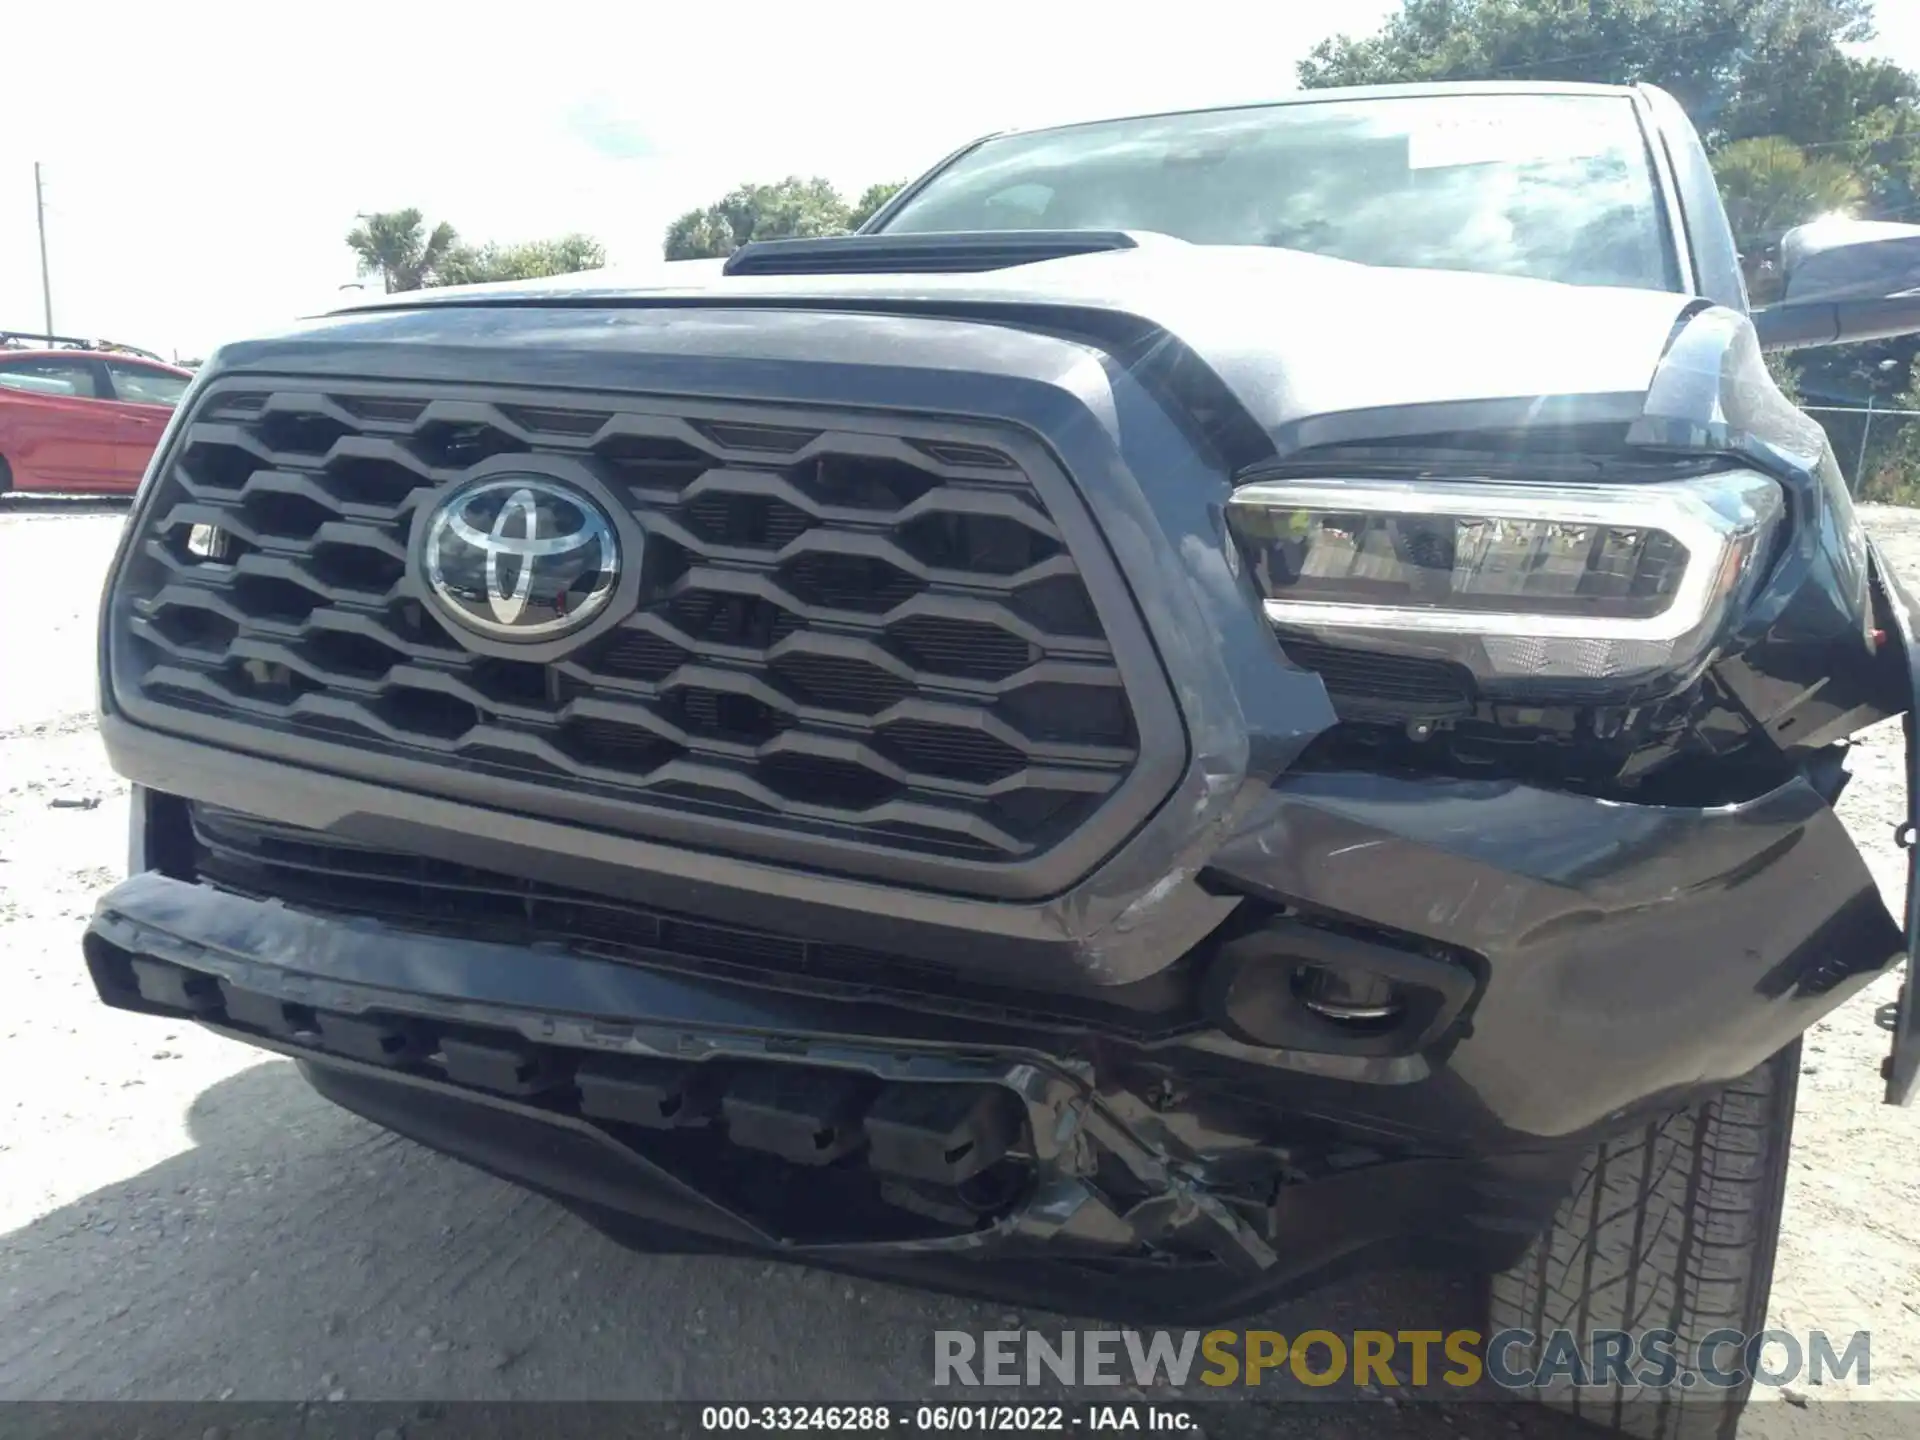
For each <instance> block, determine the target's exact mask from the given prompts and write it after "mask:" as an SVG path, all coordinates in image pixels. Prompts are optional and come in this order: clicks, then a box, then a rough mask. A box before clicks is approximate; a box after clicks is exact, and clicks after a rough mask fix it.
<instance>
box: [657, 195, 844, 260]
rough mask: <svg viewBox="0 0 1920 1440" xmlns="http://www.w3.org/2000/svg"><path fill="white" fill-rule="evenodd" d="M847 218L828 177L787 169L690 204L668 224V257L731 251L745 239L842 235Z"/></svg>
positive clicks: (696, 256) (700, 256) (699, 256)
mask: <svg viewBox="0 0 1920 1440" xmlns="http://www.w3.org/2000/svg"><path fill="white" fill-rule="evenodd" d="M850 220H851V212H850V211H849V210H848V208H847V202H846V201H845V200H843V199H842V198H841V197H840V192H839V191H837V190H835V189H834V188H833V186H832V184H831V183H830V182H828V181H826V180H822V179H820V178H819V177H818V176H815V177H814V178H813V179H811V180H803V179H802V178H801V177H800V176H798V175H790V176H788V177H787V178H786V179H785V180H779V181H776V182H774V183H773V184H770V185H742V186H740V187H739V188H738V189H735V190H732V191H730V192H728V194H727V195H726V196H725V197H724V198H723V199H721V200H720V201H719V202H718V203H716V204H713V205H709V206H707V207H706V208H705V209H704V210H689V211H688V212H687V213H686V214H684V215H682V216H681V217H680V218H679V219H678V220H675V221H674V222H673V223H672V224H671V225H669V226H668V227H667V234H666V244H665V251H666V258H667V259H669V260H700V259H708V258H713V257H717V256H725V255H731V254H732V253H733V252H734V251H735V250H737V249H739V248H740V247H741V246H742V245H745V244H746V243H747V242H748V241H749V240H791V239H802V238H807V237H811V236H816V235H842V234H845V233H846V231H847V230H848V229H850V228H851V224H850Z"/></svg>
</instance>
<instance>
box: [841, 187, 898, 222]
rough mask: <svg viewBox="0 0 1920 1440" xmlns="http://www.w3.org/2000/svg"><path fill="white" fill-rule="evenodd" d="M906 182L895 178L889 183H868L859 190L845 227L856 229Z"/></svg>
mask: <svg viewBox="0 0 1920 1440" xmlns="http://www.w3.org/2000/svg"><path fill="white" fill-rule="evenodd" d="M906 183H907V182H906V181H904V180H895V181H892V182H891V183H889V182H887V181H881V182H880V183H879V184H876V185H869V186H868V187H867V188H866V189H865V190H862V191H861V192H860V198H859V199H858V200H856V201H854V202H853V211H852V213H851V214H849V215H848V216H847V228H848V229H850V230H858V229H859V228H860V227H861V226H862V225H864V224H866V223H867V221H869V220H871V219H872V218H873V215H874V212H875V211H877V210H878V209H879V208H880V207H881V206H882V205H884V204H886V203H887V201H889V200H891V199H892V198H893V197H894V196H895V195H897V194H899V193H900V189H901V187H902V186H904V185H905V184H906Z"/></svg>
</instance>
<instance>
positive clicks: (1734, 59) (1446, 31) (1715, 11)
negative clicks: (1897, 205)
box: [1299, 0, 1920, 145]
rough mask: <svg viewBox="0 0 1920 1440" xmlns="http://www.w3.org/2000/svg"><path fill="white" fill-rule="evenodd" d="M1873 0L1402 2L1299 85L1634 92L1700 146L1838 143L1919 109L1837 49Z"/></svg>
mask: <svg viewBox="0 0 1920 1440" xmlns="http://www.w3.org/2000/svg"><path fill="white" fill-rule="evenodd" d="M1873 11H1874V0H1403V4H1402V7H1401V9H1400V11H1399V12H1398V13H1396V14H1394V15H1393V16H1391V17H1389V18H1388V20H1387V22H1386V24H1385V25H1384V26H1383V27H1382V28H1381V29H1380V30H1379V32H1378V33H1376V34H1373V35H1368V36H1360V37H1355V36H1351V35H1336V36H1334V37H1333V38H1331V39H1329V40H1324V41H1322V42H1321V43H1320V44H1319V45H1316V46H1315V47H1314V48H1313V50H1312V52H1311V53H1309V55H1308V56H1307V58H1306V59H1305V60H1303V61H1301V62H1300V64H1299V76H1300V83H1301V84H1302V85H1304V86H1307V87H1308V88H1317V87H1322V86H1329V85H1379V84H1388V83H1392V82H1395V81H1410V80H1488V79H1527V80H1592V81H1609V82H1615V83H1632V82H1641V81H1644V82H1647V83H1650V84H1654V85H1659V86H1662V87H1663V88H1665V89H1667V90H1670V91H1671V92H1672V93H1673V95H1674V96H1675V98H1676V99H1678V100H1679V101H1680V103H1681V104H1682V105H1683V106H1685V107H1686V110H1687V112H1688V114H1690V115H1691V116H1692V117H1693V120H1694V123H1695V124H1697V125H1699V126H1700V127H1701V130H1702V132H1703V133H1704V134H1705V135H1706V136H1707V138H1708V140H1709V141H1710V142H1712V143H1720V142H1724V141H1729V140H1742V139H1747V138H1750V137H1753V136H1759V135H1779V136H1782V137H1784V138H1786V139H1788V140H1791V141H1793V142H1794V143H1796V144H1800V145H1807V144H1825V143H1828V142H1831V141H1833V140H1836V139H1839V138H1843V137H1845V136H1847V135H1848V134H1849V133H1850V130H1851V127H1852V126H1853V125H1854V124H1855V123H1856V122H1857V121H1859V120H1861V119H1863V118H1864V117H1865V116H1867V115H1869V114H1871V113H1873V112H1874V111H1876V110H1880V109H1883V108H1886V107H1889V106H1900V105H1911V104H1913V103H1914V101H1915V100H1916V99H1920V81H1916V79H1915V77H1914V76H1913V75H1912V74H1910V73H1909V72H1907V71H1905V70H1902V69H1900V68H1899V67H1898V66H1896V65H1891V64H1888V63H1887V62H1886V61H1884V60H1874V59H1863V58H1861V57H1858V56H1855V55H1852V54H1849V53H1848V52H1847V50H1846V49H1845V48H1843V47H1846V46H1850V45H1854V44H1857V43H1858V42H1860V41H1863V40H1869V39H1872V38H1873V35H1874V30H1873Z"/></svg>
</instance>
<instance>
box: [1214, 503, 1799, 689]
mask: <svg viewBox="0 0 1920 1440" xmlns="http://www.w3.org/2000/svg"><path fill="white" fill-rule="evenodd" d="M1782 509H1783V502H1782V497H1781V492H1780V487H1779V486H1778V485H1776V484H1775V483H1774V482H1773V481H1772V480H1769V479H1767V478H1766V477H1765V476H1763V475H1758V474H1755V473H1753V472H1751V471H1729V472H1726V473H1723V474H1717V475H1710V476H1703V477H1700V478H1697V479H1690V480H1673V481H1659V482H1654V483H1644V484H1634V483H1621V484H1617V485H1594V484H1533V483H1510V482H1502V481H1495V480H1417V481H1412V480H1359V479H1305V480H1275V481H1261V482H1257V483H1254V484H1251V485H1246V486H1243V487H1241V488H1240V489H1239V490H1238V491H1236V492H1235V493H1234V496H1233V500H1232V502H1231V505H1230V508H1229V515H1230V520H1231V524H1232V526H1233V530H1234V533H1235V534H1236V535H1237V536H1238V538H1239V539H1240V541H1241V543H1242V545H1243V546H1244V547H1245V549H1246V551H1247V553H1248V555H1249V557H1250V559H1251V561H1252V565H1253V569H1254V573H1255V575H1256V576H1257V578H1258V580H1259V583H1260V585H1261V587H1262V588H1263V590H1264V592H1265V594H1266V596H1267V601H1266V609H1267V615H1268V618H1269V619H1271V620H1272V621H1273V623H1274V624H1275V626H1276V627H1279V628H1280V629H1281V630H1282V631H1283V633H1284V632H1285V631H1286V630H1289V629H1292V630H1298V631H1305V632H1309V633H1311V634H1313V635H1315V636H1316V637H1317V638H1320V639H1322V640H1330V641H1334V642H1336V643H1346V644H1350V645H1357V646H1360V647H1363V648H1373V649H1387V650H1394V651H1398V652H1401V653H1410V654H1421V655H1436V656H1442V657H1445V658H1448V659H1453V660H1457V661H1459V662H1461V663H1463V664H1465V665H1467V666H1468V668H1470V669H1472V670H1474V671H1475V672H1477V673H1478V674H1480V675H1481V676H1483V677H1486V678H1489V679H1495V680H1498V679H1501V678H1508V679H1514V680H1524V679H1529V678H1532V679H1566V680H1618V679H1628V678H1637V677H1640V676H1645V675H1650V674H1657V673H1660V672H1666V671H1672V670H1679V669H1684V668H1686V667H1687V666H1688V665H1689V664H1690V663H1691V662H1692V661H1693V660H1695V659H1697V658H1698V657H1699V656H1700V654H1701V653H1702V652H1703V651H1704V650H1705V649H1706V648H1707V647H1708V646H1709V645H1710V644H1711V643H1712V641H1713V640H1714V638H1715V637H1716V636H1717V635H1718V634H1719V633H1720V630H1721V628H1722V626H1723V625H1724V623H1725V622H1726V620H1727V618H1728V617H1729V615H1730V614H1732V613H1733V611H1734V610H1735V609H1736V608H1737V607H1738V606H1739V604H1740V603H1741V602H1742V601H1743V600H1744V599H1745V598H1746V597H1747V595H1748V594H1749V593H1750V592H1751V588H1752V586H1753V584H1754V583H1755V582H1756V581H1757V579H1758V572H1759V570H1760V568H1761V566H1760V564H1759V563H1757V559H1756V557H1762V556H1764V554H1765V553H1766V549H1767V543H1768V540H1769V538H1770V537H1771V535H1772V533H1773V530H1774V528H1775V526H1776V525H1777V524H1778V523H1779V520H1780V516H1781V513H1782Z"/></svg>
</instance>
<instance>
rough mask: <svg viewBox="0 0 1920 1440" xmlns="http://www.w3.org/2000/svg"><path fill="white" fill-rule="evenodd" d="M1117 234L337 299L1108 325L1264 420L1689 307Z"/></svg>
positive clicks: (1631, 353)
mask: <svg viewBox="0 0 1920 1440" xmlns="http://www.w3.org/2000/svg"><path fill="white" fill-rule="evenodd" d="M1126 238H1127V239H1128V240H1129V242H1131V243H1129V244H1128V246H1127V247H1126V248H1118V249H1109V250H1103V251H1098V252H1095V253H1088V254H1076V255H1068V256H1063V257H1061V258H1057V259H1043V260H1038V261H1034V262H1031V263H1026V264H1013V265H1008V266H1005V267H1003V268H999V269H993V270H986V271H979V270H975V271H972V272H970V273H931V274H928V273H912V274H899V273H892V274H889V273H856V274H804V275H766V274H753V275H744V274H731V275H730V274H726V273H724V270H725V266H724V262H721V261H718V260H689V261H660V262H656V263H654V264H651V265H646V266H638V267H631V268H621V269H607V270H596V271H587V272H582V273H579V274H574V275H563V276H555V277H552V278H549V279H543V280H537V281H508V282H504V283H501V284H495V285H483V286H464V287H458V288H447V289H439V290H423V291H412V292H408V293H407V294H405V295H381V296H374V297H370V298H368V299H366V300H364V301H361V302H358V303H355V304H352V305H348V306H346V307H344V308H343V309H341V310H338V311H336V312H334V313H335V314H336V315H342V316H346V315H356V314H363V313H366V312H369V311H387V312H392V311H397V310H411V309H424V308H427V307H438V306H474V307H481V306H513V307H547V306H566V307H569V308H572V307H623V308H624V307H646V308H654V307H661V308H665V307H687V306H698V307H724V308H728V309H736V308H737V309H754V308H776V307H777V308H783V309H793V308H799V309H807V310H854V311H858V310H879V311H885V312H889V313H910V314H930V315H940V316H958V317H963V318H975V317H977V318H979V319H981V320H984V321H990V322H996V323H1004V324H1018V325H1021V326H1023V327H1027V328H1040V329H1046V330H1051V331H1054V332H1056V333H1064V334H1082V335H1088V336H1093V337H1096V338H1099V339H1101V340H1104V341H1107V342H1109V343H1110V342H1111V341H1112V340H1113V339H1114V338H1115V337H1121V338H1123V339H1124V341H1125V344H1126V346H1127V348H1128V350H1129V353H1130V359H1131V360H1134V361H1137V360H1138V359H1140V358H1141V357H1143V356H1144V355H1146V354H1148V353H1150V352H1151V351H1152V350H1153V349H1154V348H1155V347H1156V346H1158V347H1164V348H1177V349H1183V350H1184V351H1186V352H1189V353H1190V354H1191V355H1192V356H1194V357H1196V358H1198V359H1199V360H1200V361H1201V362H1203V363H1204V364H1205V365H1206V366H1207V367H1208V368H1209V369H1210V370H1211V371H1212V372H1213V373H1214V374H1215V375H1216V376H1218V377H1219V379H1220V380H1221V381H1222V382H1223V383H1224V385H1225V386H1226V387H1227V389H1228V390H1229V391H1230V392H1231V393H1232V395H1233V396H1234V397H1235V398H1236V399H1237V400H1238V401H1239V402H1240V404H1241V405H1242V406H1243V408H1244V409H1245V410H1246V411H1247V413H1248V414H1249V415H1250V416H1251V417H1252V418H1253V419H1254V420H1255V421H1256V422H1257V423H1258V424H1260V425H1261V426H1262V428H1264V429H1266V430H1267V431H1268V433H1269V434H1274V433H1275V432H1277V431H1279V430H1282V429H1286V428H1292V427H1294V426H1296V425H1298V424H1300V423H1302V422H1304V421H1306V420H1308V419H1311V418H1312V417H1316V416H1326V415H1329V414H1334V413H1338V412H1349V411H1360V410H1379V409H1383V408H1399V407H1405V406H1427V405H1445V404H1458V403H1471V402H1479V401H1507V402H1514V401H1520V402H1527V401H1535V400H1547V399H1552V398H1558V397H1568V396H1580V397H1595V396H1620V397H1624V396H1633V397H1642V396H1644V395H1645V393H1646V391H1647V387H1648V385H1649V384H1650V382H1651V380H1652V378H1653V374H1654V370H1655V367H1656V365H1657V364H1658V362H1659V360H1660V357H1661V355H1662V354H1663V352H1664V351H1665V349H1666V347H1667V345H1668V343H1669V340H1670V339H1671V337H1672V335H1673V333H1674V330H1675V327H1676V325H1677V323H1678V322H1679V321H1680V319H1681V318H1682V317H1683V316H1684V315H1685V314H1686V313H1687V312H1688V311H1689V309H1692V308H1698V306H1699V304H1700V302H1699V301H1698V300H1697V299H1696V298H1694V297H1691V296H1687V295H1681V294H1677V293H1669V292H1664V291H1643V290H1625V289H1613V288H1604V287H1596V286H1575V285H1563V284H1558V283H1555V282H1552V281H1546V280H1533V279H1527V278H1522V277H1513V276H1503V275H1482V274H1472V273H1467V272H1461V271H1446V270H1413V269H1393V268H1385V267H1376V266H1369V265H1360V264H1355V263H1353V262H1350V261H1345V260H1336V259H1332V258H1329V257H1326V256H1321V255H1310V254H1305V253H1302V252H1299V251H1290V250H1278V249H1272V248H1266V247H1240V246H1199V245H1190V244H1187V243H1185V242H1183V241H1179V240H1173V239H1168V238H1166V237H1162V236H1138V235H1136V236H1131V237H1126ZM1522 409H1523V413H1524V406H1523V407H1522Z"/></svg>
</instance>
